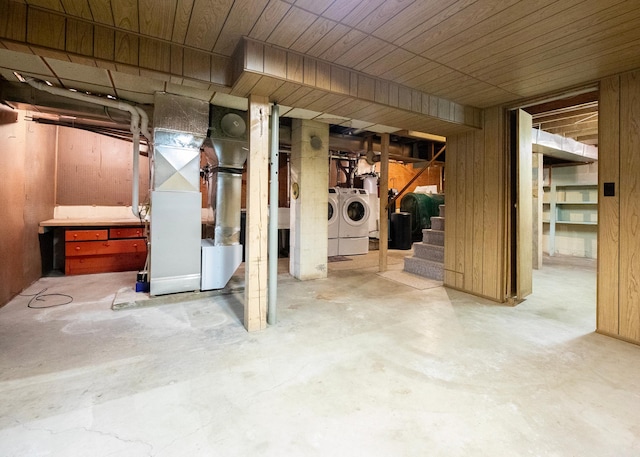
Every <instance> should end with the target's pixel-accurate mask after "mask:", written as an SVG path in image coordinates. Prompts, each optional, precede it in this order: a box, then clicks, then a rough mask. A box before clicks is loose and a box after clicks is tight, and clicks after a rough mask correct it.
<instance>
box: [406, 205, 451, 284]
mask: <svg viewBox="0 0 640 457" xmlns="http://www.w3.org/2000/svg"><path fill="white" fill-rule="evenodd" d="M438 209H439V215H438V216H433V217H432V218H431V228H430V229H424V230H422V242H421V243H413V257H405V259H404V271H407V272H409V273H413V274H417V275H420V276H422V277H425V278H429V279H435V280H437V281H442V280H443V279H444V205H440V206H439V207H438Z"/></svg>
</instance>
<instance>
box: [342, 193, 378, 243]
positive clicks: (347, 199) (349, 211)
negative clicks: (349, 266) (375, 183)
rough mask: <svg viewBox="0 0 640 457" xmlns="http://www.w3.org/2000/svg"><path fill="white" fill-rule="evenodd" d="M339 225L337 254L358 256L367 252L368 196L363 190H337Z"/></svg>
mask: <svg viewBox="0 0 640 457" xmlns="http://www.w3.org/2000/svg"><path fill="white" fill-rule="evenodd" d="M338 192H339V196H340V200H339V208H340V225H339V229H338V233H339V235H340V236H339V238H338V254H339V255H358V254H366V253H367V252H369V217H370V214H371V210H370V207H369V195H368V194H367V191H366V190H364V189H338Z"/></svg>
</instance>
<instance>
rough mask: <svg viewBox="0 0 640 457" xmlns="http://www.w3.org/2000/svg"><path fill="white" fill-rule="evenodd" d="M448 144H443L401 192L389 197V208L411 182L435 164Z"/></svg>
mask: <svg viewBox="0 0 640 457" xmlns="http://www.w3.org/2000/svg"><path fill="white" fill-rule="evenodd" d="M446 147H447V145H446V144H445V145H444V146H442V148H440V150H439V151H438V152H437V153H436V155H434V156H433V157H432V158H431V160H430V161H429V163H427V165H426V166H425V167H424V168H423V169H422V170H420V171H419V172H418V173H416V175H415V176H414V177H413V178H411V180H409V182H408V183H407V184H406V185H405V186H404V187H403V188H402V189H401V190H400V192H398V193H397V194H395V195H394V196H393V197H391V198H390V199H389V201H388V202H387V208H389V207H390V206H391V205H393V203H394V202H395V201H396V200H397V199H398V198H399V197H400V195H402V194H403V193H404V192H405V191H406V190H407V189H408V188H409V186H410V185H411V184H413V183H414V182H415V180H416V179H418V178H419V177H420V175H422V173H424V172H425V170H427V169H429V167H430V166H431V165H433V162H435V161H436V159H437V158H438V157H439V156H440V154H442V153H443V152H444V150H445V149H446Z"/></svg>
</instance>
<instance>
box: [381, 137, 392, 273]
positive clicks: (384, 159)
mask: <svg viewBox="0 0 640 457" xmlns="http://www.w3.org/2000/svg"><path fill="white" fill-rule="evenodd" d="M380 143H381V144H380V146H381V153H380V245H379V249H380V250H379V252H378V254H379V256H380V257H379V261H378V263H379V270H380V271H381V272H382V271H387V248H388V239H389V220H388V217H389V214H388V212H387V202H388V201H389V134H388V133H383V134H382V138H381V142H380Z"/></svg>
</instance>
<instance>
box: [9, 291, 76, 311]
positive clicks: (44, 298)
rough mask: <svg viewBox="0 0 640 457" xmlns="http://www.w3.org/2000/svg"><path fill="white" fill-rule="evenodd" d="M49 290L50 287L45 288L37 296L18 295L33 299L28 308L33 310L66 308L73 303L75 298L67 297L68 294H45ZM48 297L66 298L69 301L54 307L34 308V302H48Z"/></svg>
mask: <svg viewBox="0 0 640 457" xmlns="http://www.w3.org/2000/svg"><path fill="white" fill-rule="evenodd" d="M47 289H48V287H45V288H44V289H42V290H41V291H40V292H38V293H37V294H34V295H25V294H18V295H20V296H21V297H32V298H31V300H29V303H28V304H27V308H31V309H45V308H53V307H54V306H64V305H68V304H69V303H71V302H73V297H72V296H71V295H67V294H45V293H44V292H46V291H47ZM47 297H64V298H66V299H68V301H66V302H64V303H56V304H54V305H48V306H33V302H39V301H41V302H43V301H47Z"/></svg>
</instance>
